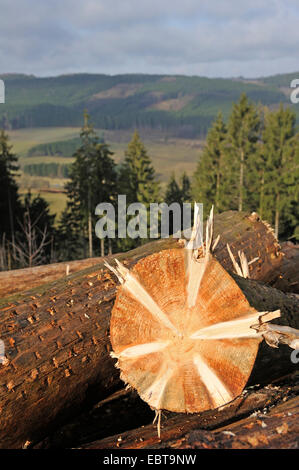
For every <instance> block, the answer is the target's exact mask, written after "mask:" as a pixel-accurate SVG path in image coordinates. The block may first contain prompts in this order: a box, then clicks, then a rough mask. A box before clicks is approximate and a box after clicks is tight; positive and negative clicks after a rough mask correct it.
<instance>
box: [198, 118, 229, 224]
mask: <svg viewBox="0 0 299 470" xmlns="http://www.w3.org/2000/svg"><path fill="white" fill-rule="evenodd" d="M226 136H227V128H226V125H225V124H224V122H223V117H222V113H221V112H220V113H219V114H218V116H217V118H216V120H215V122H214V123H213V124H212V127H211V129H210V130H209V131H208V134H207V139H206V143H205V146H204V149H203V151H202V152H201V155H200V159H199V162H198V164H197V168H196V171H195V173H194V176H193V184H192V193H193V197H194V199H195V201H196V202H198V203H203V205H204V214H205V215H207V214H208V212H209V211H210V208H211V205H214V209H215V212H220V211H222V210H225V209H227V208H228V204H227V196H228V195H227V194H225V188H226V183H227V181H228V174H227V171H228V170H227V168H226V167H225V157H226V154H225V143H226ZM227 189H229V188H227Z"/></svg>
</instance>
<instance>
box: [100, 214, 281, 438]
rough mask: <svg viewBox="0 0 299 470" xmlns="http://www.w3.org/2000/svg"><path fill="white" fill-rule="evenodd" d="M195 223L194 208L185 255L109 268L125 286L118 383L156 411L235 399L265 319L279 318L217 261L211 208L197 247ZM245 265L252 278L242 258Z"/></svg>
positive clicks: (118, 305)
mask: <svg viewBox="0 0 299 470" xmlns="http://www.w3.org/2000/svg"><path fill="white" fill-rule="evenodd" d="M198 224H199V217H198V214H197V213H196V211H195V224H194V229H193V233H192V236H191V240H190V241H189V242H188V243H186V245H185V250H180V249H168V250H164V251H161V252H159V253H155V254H152V255H150V256H148V257H146V258H144V259H142V260H141V261H139V262H138V263H137V264H136V265H135V266H134V268H133V269H132V270H131V271H129V270H128V269H127V268H125V267H124V266H123V265H122V264H121V263H119V262H118V261H116V263H117V266H116V268H114V267H111V266H110V265H108V264H106V266H107V267H109V269H111V270H112V271H113V273H114V274H115V275H116V276H117V277H118V279H119V281H120V283H121V287H120V289H119V291H118V294H117V298H116V301H115V304H114V307H113V310H112V317H111V325H110V332H111V344H112V348H113V353H112V356H113V357H114V358H117V359H118V361H117V364H116V366H117V367H118V368H119V369H120V371H121V379H122V380H123V381H124V382H125V383H127V384H129V385H130V386H131V387H133V388H135V389H136V390H137V391H138V393H139V395H140V397H141V398H142V399H143V400H144V401H145V402H147V403H148V404H149V405H150V406H151V407H152V408H153V409H155V410H156V411H157V412H160V410H162V409H165V410H170V411H174V412H188V413H197V412H201V411H204V410H208V409H213V408H218V407H221V406H223V405H224V404H226V403H228V402H230V401H232V400H234V399H235V398H236V397H237V396H238V395H240V394H241V392H242V390H243V389H244V387H245V385H246V383H247V381H248V378H249V376H250V374H251V372H252V369H253V366H254V364H255V361H256V356H257V353H258V350H259V345H260V343H261V341H262V340H263V338H264V337H265V331H266V330H265V329H266V328H267V326H268V325H267V322H268V321H270V320H273V319H274V318H278V317H280V315H281V313H280V310H279V309H273V310H274V311H259V310H257V309H256V308H254V307H253V306H252V305H251V303H250V302H249V301H248V298H247V297H248V295H245V294H244V292H243V291H242V288H241V287H240V285H238V280H237V279H236V280H235V279H234V278H233V277H232V276H231V275H229V274H228V272H227V271H226V270H225V269H224V268H223V267H222V266H221V264H220V263H219V262H218V261H217V260H216V259H215V258H214V257H213V255H212V249H213V246H215V245H216V243H214V245H213V210H212V211H211V214H210V217H209V219H208V222H207V224H206V238H205V243H203V241H202V240H201V242H200V244H199V246H198V241H199V240H200V238H199V236H198V233H200V230H199V229H200V227H199V225H198ZM216 242H218V240H217V241H216ZM240 260H241V268H240V270H241V273H242V275H243V276H245V277H248V263H247V260H246V257H245V255H244V254H240ZM253 261H255V260H253ZM253 261H252V262H253ZM247 290H248V289H247ZM247 294H248V292H247ZM253 295H254V294H253ZM249 297H250V296H249ZM257 325H259V327H258V328H257ZM157 417H159V420H158V432H159V434H160V418H161V414H159V415H158V414H156V418H157Z"/></svg>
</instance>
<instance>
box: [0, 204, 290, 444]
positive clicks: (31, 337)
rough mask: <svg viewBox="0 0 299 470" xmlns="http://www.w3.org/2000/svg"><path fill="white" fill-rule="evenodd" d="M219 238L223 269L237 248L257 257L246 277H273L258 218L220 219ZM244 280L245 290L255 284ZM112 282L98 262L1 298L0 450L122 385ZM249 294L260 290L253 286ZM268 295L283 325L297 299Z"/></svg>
mask: <svg viewBox="0 0 299 470" xmlns="http://www.w3.org/2000/svg"><path fill="white" fill-rule="evenodd" d="M219 233H220V234H221V240H220V241H219V244H218V246H217V248H216V250H215V253H214V254H215V256H216V257H217V259H218V261H220V262H221V263H222V264H223V266H225V267H226V268H227V269H229V268H230V267H231V266H232V265H231V260H230V258H229V256H228V254H227V250H226V243H229V244H230V246H231V249H232V251H233V252H234V253H235V254H237V252H238V251H239V250H242V251H244V252H245V254H246V255H247V257H248V259H249V260H250V259H253V258H255V257H259V260H258V261H257V262H256V263H253V264H252V265H251V266H250V268H251V271H250V275H251V277H255V278H258V279H265V280H267V281H268V280H269V279H270V278H271V277H272V272H273V271H274V270H275V268H276V267H277V265H278V264H279V263H280V261H281V260H280V254H279V245H278V244H277V241H276V239H275V237H274V236H273V233H272V231H271V230H269V228H268V227H267V225H265V224H264V223H263V222H262V221H260V220H259V218H258V217H257V216H256V215H254V216H252V215H251V216H248V215H246V214H240V213H236V212H232V211H231V212H228V213H224V214H221V215H220V216H217V217H216V218H215V235H216V236H217V234H219ZM173 246H177V241H176V240H170V239H169V240H160V241H157V242H152V243H149V244H147V245H144V246H141V247H140V248H138V249H136V250H132V251H131V252H129V253H123V254H121V255H119V256H117V258H118V259H119V260H120V261H122V262H123V263H124V265H125V266H127V267H129V268H130V267H132V266H134V265H135V264H136V262H137V261H138V260H140V259H143V258H144V257H146V256H148V255H150V254H152V253H155V252H159V251H161V250H164V249H169V248H170V247H173ZM178 251H180V250H178ZM241 282H244V281H243V280H242V281H241ZM245 282H248V285H250V282H253V281H245ZM117 284H118V283H117V279H116V278H115V277H114V276H113V275H112V274H110V273H109V270H108V269H106V268H105V266H104V264H103V263H100V264H99V265H97V266H94V267H92V268H89V269H87V270H85V271H83V272H79V273H76V274H74V275H71V276H70V277H69V278H68V279H62V280H60V281H56V282H54V283H52V284H48V285H43V286H41V287H39V288H37V289H35V290H33V291H32V292H31V293H30V295H29V294H28V293H26V294H23V295H22V294H18V295H16V296H12V297H10V298H7V299H2V301H1V306H0V339H1V341H3V342H4V346H5V354H4V356H3V357H1V364H0V447H1V448H8V447H22V446H23V445H24V443H25V442H26V441H38V440H40V439H41V438H42V437H43V436H45V435H47V434H48V433H49V432H50V431H51V429H54V428H55V427H56V426H57V425H59V424H61V423H63V422H64V421H65V420H67V419H68V418H69V417H70V416H72V415H74V413H76V412H77V411H78V409H81V407H82V404H87V405H89V404H92V403H94V402H95V401H96V400H99V399H101V398H103V397H105V396H107V395H109V394H110V393H112V392H113V391H115V390H116V389H117V388H118V387H121V382H120V379H119V372H118V371H117V369H116V368H115V367H114V362H115V361H113V359H112V358H111V357H110V354H109V353H110V350H111V346H110V339H109V323H110V314H111V310H112V307H113V303H114V300H115V295H116V287H117ZM265 289H266V288H265ZM253 290H255V291H257V290H258V288H257V287H256V285H255V284H254V286H253ZM280 295H281V296H282V297H280ZM271 296H274V299H273V302H272V303H271V306H272V308H271V309H275V308H280V306H281V305H283V308H285V310H286V313H287V317H286V318H287V322H288V321H289V314H290V318H291V317H292V315H293V312H294V311H295V309H297V307H298V299H293V297H288V296H284V295H283V294H279V293H277V294H276V297H275V294H274V290H272V291H271V293H270V294H269V296H268V297H267V296H266V301H265V303H267V302H270V300H269V298H270V297H271ZM262 303H263V302H262ZM285 305H286V307H285ZM262 308H263V307H262ZM265 308H266V307H265ZM283 308H282V311H283ZM288 324H289V323H288ZM269 349H270V348H269ZM279 351H280V350H279Z"/></svg>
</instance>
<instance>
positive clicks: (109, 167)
mask: <svg viewBox="0 0 299 470" xmlns="http://www.w3.org/2000/svg"><path fill="white" fill-rule="evenodd" d="M80 138H81V145H80V147H79V148H78V150H77V151H76V152H75V153H74V158H75V161H74V162H73V164H72V165H71V167H70V171H69V178H70V181H69V182H68V183H67V185H66V190H67V197H68V201H67V208H66V211H65V212H64V213H63V214H62V219H61V223H60V231H61V233H62V236H64V238H65V239H67V238H69V239H70V240H72V241H73V242H75V246H76V250H77V254H78V257H82V256H86V255H87V252H86V239H88V247H89V250H88V254H89V256H90V257H91V256H93V245H94V243H93V239H94V225H95V218H94V212H95V208H96V206H97V205H98V204H99V203H101V202H111V203H113V202H114V201H115V193H116V169H115V162H114V160H113V159H112V158H111V156H112V155H113V153H112V152H111V151H110V149H109V147H108V145H107V144H105V143H99V138H98V136H97V134H96V133H95V131H94V128H93V126H92V125H91V123H90V120H89V116H88V114H87V113H85V114H84V126H83V128H82V130H81V133H80ZM68 224H69V225H68ZM66 225H68V226H66ZM77 254H76V256H77ZM101 254H104V240H102V241H101ZM73 256H74V251H73Z"/></svg>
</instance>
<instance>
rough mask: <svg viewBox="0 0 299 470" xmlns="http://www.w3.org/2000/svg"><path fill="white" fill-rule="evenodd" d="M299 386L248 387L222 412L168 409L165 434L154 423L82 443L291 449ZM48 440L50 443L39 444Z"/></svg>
mask: <svg viewBox="0 0 299 470" xmlns="http://www.w3.org/2000/svg"><path fill="white" fill-rule="evenodd" d="M292 390H294V391H292ZM296 390H297V391H298V378H297V379H296V377H294V378H288V379H287V380H285V381H284V383H281V384H275V386H267V387H265V388H260V389H258V390H250V389H249V390H247V391H245V392H244V393H243V394H242V395H241V396H240V397H238V398H236V400H235V401H234V402H232V403H230V404H227V405H225V406H224V407H223V408H221V409H219V410H217V412H215V410H210V411H205V412H203V413H200V414H196V415H185V414H183V415H182V414H177V415H173V414H165V416H164V417H163V418H162V422H161V438H159V437H158V435H157V428H156V425H155V424H149V425H146V426H142V427H139V428H137V429H132V430H128V431H126V432H119V433H118V434H115V435H113V436H111V437H107V438H104V439H98V440H94V441H93V442H89V443H86V444H82V445H81V446H80V448H83V449H107V450H108V449H117V448H119V449H163V448H172V449H195V448H200V449H208V448H255V447H257V448H259V447H262V448H267V447H271V446H272V447H274V446H275V447H277V448H284V447H285V448H292V446H294V443H296V442H298V420H299V417H298V397H295V394H296ZM256 410H257V411H256ZM260 410H263V411H260ZM223 431H224V432H223ZM46 444H48V445H49V442H47V443H46V442H45V443H44V445H42V444H41V445H40V447H44V446H46ZM295 448H296V447H295Z"/></svg>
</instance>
